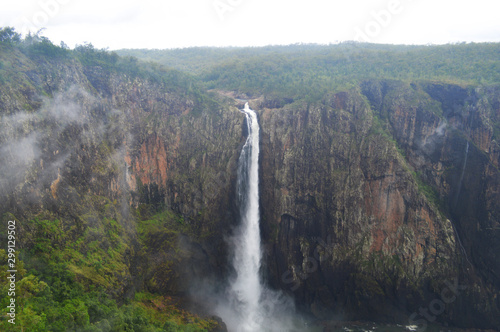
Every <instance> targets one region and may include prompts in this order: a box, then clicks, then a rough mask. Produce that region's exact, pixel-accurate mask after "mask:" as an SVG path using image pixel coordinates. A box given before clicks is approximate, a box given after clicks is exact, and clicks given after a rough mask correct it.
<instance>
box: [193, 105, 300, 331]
mask: <svg viewBox="0 0 500 332" xmlns="http://www.w3.org/2000/svg"><path fill="white" fill-rule="evenodd" d="M241 111H242V112H243V113H244V114H245V116H246V124H247V129H248V136H247V139H246V142H245V144H244V146H243V148H242V150H241V153H240V157H239V160H238V174H237V194H236V195H237V197H236V200H237V204H238V206H239V220H238V222H237V226H236V228H235V229H234V231H233V232H232V236H231V237H230V238H228V239H227V242H228V248H229V252H230V255H231V257H229V262H231V264H232V269H233V271H234V275H232V276H231V277H229V280H228V282H227V283H226V284H225V285H223V287H220V285H219V286H218V287H217V289H214V284H213V283H212V282H210V281H205V282H204V283H200V284H198V290H197V292H198V294H197V296H196V297H197V298H198V300H202V301H203V302H204V304H205V305H207V306H209V307H210V309H211V311H212V313H213V314H215V315H217V316H219V317H221V318H222V320H223V321H224V323H225V324H226V326H227V329H228V331H231V332H254V331H304V330H305V329H304V325H303V324H302V323H300V321H301V320H300V319H298V318H297V317H298V316H297V315H296V311H295V307H294V304H293V300H292V299H291V298H290V297H288V296H286V295H285V294H283V293H282V292H279V291H275V290H272V289H270V288H268V287H267V286H266V285H265V283H264V282H263V280H262V277H261V275H260V270H261V268H262V264H261V262H262V249H261V238H260V226H259V219H260V214H259V210H260V209H259V129H260V128H259V123H258V119H257V114H256V113H255V112H254V111H253V110H251V109H250V108H249V106H248V103H247V104H246V105H245V108H244V109H243V110H241ZM200 286H201V287H200ZM200 294H201V296H200Z"/></svg>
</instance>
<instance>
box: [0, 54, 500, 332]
mask: <svg viewBox="0 0 500 332" xmlns="http://www.w3.org/2000/svg"><path fill="white" fill-rule="evenodd" d="M16 56H17V58H18V59H19V61H20V63H23V66H22V67H23V68H24V71H23V72H20V73H17V74H16V75H12V77H11V78H10V79H11V80H13V82H11V84H5V85H0V90H1V91H0V92H1V93H0V106H1V109H2V123H1V125H0V129H1V132H0V143H1V144H2V145H1V146H2V147H1V148H0V152H1V155H2V156H7V157H6V158H3V159H0V168H1V170H2V177H1V178H0V180H1V181H0V193H1V198H2V200H3V202H4V204H2V205H1V206H0V215H2V216H3V215H4V214H6V213H9V217H10V216H15V217H16V218H18V219H20V220H29V219H30V218H34V217H36V216H41V215H43V216H49V217H50V218H52V219H58V220H59V221H58V223H57V224H58V225H61V227H62V228H63V229H64V230H65V231H66V232H67V233H68V234H70V235H71V236H73V237H74V239H77V238H79V237H81V236H88V238H86V239H88V240H89V242H90V240H92V241H94V240H96V239H97V238H99V236H100V235H99V234H101V233H99V232H98V231H97V230H99V231H100V232H104V231H103V230H106V232H109V229H110V228H113V230H114V231H115V233H116V234H119V235H120V236H121V240H120V241H118V240H116V239H115V238H112V237H110V239H109V240H108V239H107V240H106V241H103V244H102V246H103V247H106V249H107V248H108V247H109V246H111V247H112V246H113V245H115V246H121V247H122V248H126V250H125V249H123V250H122V251H120V252H121V256H119V257H115V259H117V260H119V262H120V264H119V265H120V271H119V276H114V277H113V278H115V279H116V280H118V283H119V284H120V285H122V286H120V289H119V290H114V291H113V292H114V295H115V296H117V297H119V296H131V294H133V293H134V291H136V290H140V289H146V290H149V291H151V292H156V293H165V294H167V293H168V294H177V295H185V293H186V292H187V291H188V290H189V287H190V285H191V283H190V281H192V280H193V279H200V278H203V277H205V276H212V277H215V278H214V279H218V280H223V279H224V278H227V277H228V275H230V271H229V270H230V267H229V264H228V252H227V244H226V242H225V236H227V235H229V234H230V233H231V230H232V227H233V226H234V225H235V224H236V223H237V215H238V213H237V208H236V206H235V204H236V203H235V182H236V167H237V159H238V156H239V153H240V149H241V146H242V144H243V142H244V136H245V135H246V132H245V126H244V123H243V122H244V116H243V115H242V114H240V113H239V112H238V108H237V107H235V106H234V105H236V104H233V103H237V102H241V101H234V100H233V97H234V96H236V94H235V93H233V94H228V93H226V96H229V97H231V98H230V100H228V99H218V98H222V97H217V96H215V95H214V96H208V95H206V94H202V93H193V92H189V91H190V86H189V88H188V87H182V88H179V87H176V86H173V85H172V86H170V85H169V84H170V83H172V84H174V81H173V80H172V82H168V81H167V82H165V81H161V80H160V81H155V80H154V79H148V78H144V77H143V78H141V77H140V76H134V75H130V74H127V73H124V72H120V71H116V70H115V71H110V70H107V69H106V68H103V67H101V66H84V65H82V64H81V63H79V62H77V61H74V60H64V61H62V60H61V61H54V62H53V63H52V62H43V63H41V64H35V63H34V62H32V61H31V60H29V59H28V58H26V57H24V56H23V55H22V54H17V55H16ZM14 83H15V84H14ZM212 98H215V99H218V100H212ZM291 101H292V99H287V98H282V99H280V100H274V99H272V98H269V99H267V98H266V97H265V96H262V97H261V98H259V99H257V100H253V101H251V102H250V104H251V106H252V108H254V109H255V110H257V111H258V114H259V122H260V126H261V159H260V177H261V179H260V193H261V202H260V206H261V231H262V237H263V240H264V252H265V266H266V269H265V273H266V278H267V280H268V281H269V283H271V284H272V285H273V286H274V287H276V288H280V289H282V290H284V291H285V292H287V293H288V294H290V295H291V296H293V297H294V298H295V300H296V302H297V304H298V305H299V306H301V307H302V308H303V309H304V310H306V311H308V312H310V313H311V314H312V315H314V316H315V317H316V318H318V319H332V317H333V318H338V319H372V320H377V321H379V320H386V321H407V320H408V316H411V314H412V313H417V316H413V317H414V319H416V320H418V319H419V317H420V316H418V315H419V311H418V310H419V308H422V307H424V308H425V307H428V306H429V305H430V304H431V303H435V301H434V300H436V299H441V298H442V294H443V291H444V290H446V289H448V290H449V289H450V288H449V287H450V286H449V285H452V286H453V285H460V287H462V286H464V287H466V288H465V289H462V288H463V287H462V288H460V290H461V292H460V294H459V295H457V296H456V297H455V298H454V299H453V301H451V300H450V301H447V302H446V303H445V304H446V305H445V307H444V308H443V310H442V311H441V308H440V310H439V311H440V312H439V315H436V316H438V317H437V318H436V319H437V320H438V321H441V322H446V323H450V324H456V325H461V326H474V327H485V328H492V327H495V326H498V325H500V322H499V321H498V317H500V314H499V313H500V309H499V308H500V296H499V294H500V293H499V291H500V256H499V255H498V252H500V247H499V243H500V242H499V241H498V239H499V238H500V234H499V229H500V225H499V224H498V221H499V220H500V203H499V202H500V199H499V194H500V193H499V189H498V188H500V175H499V170H498V167H499V164H500V159H499V158H500V147H499V143H498V137H499V133H500V127H499V126H498V123H499V120H500V91H498V89H497V88H490V87H461V86H457V85H447V84H439V83H427V82H420V83H414V84H407V83H403V82H399V81H377V80H372V81H366V82H363V83H362V84H360V85H359V86H358V87H356V88H353V89H351V90H349V91H345V92H339V93H331V94H327V95H325V96H323V98H322V99H321V100H320V101H317V102H312V103H306V102H295V103H290V102H291ZM157 213H164V214H163V215H161V216H160V217H158V216H157V215H156V214H157ZM150 218H151V219H150ZM154 218H157V219H154ZM158 218H159V219H158ZM4 219H5V217H4ZM110 220H113V221H114V222H115V221H116V223H111V222H110ZM20 225H21V226H20V228H21V229H20V230H21V231H22V232H23V234H26V236H25V238H24V240H23V241H22V242H21V243H22V245H21V246H24V247H25V248H22V249H29V248H30V247H33V246H34V245H35V243H34V242H33V241H34V240H33V237H32V236H30V234H31V233H34V230H33V229H31V228H30V227H32V226H29V225H28V224H26V226H24V225H25V223H20ZM23 227H24V228H23ZM89 229H93V231H92V232H88V230H89ZM93 232H96V233H93ZM101 235H102V234H101ZM58 245H62V244H59V243H58ZM113 248H114V247H113ZM120 250H121V249H120ZM74 270H75V271H74V272H75V273H76V274H77V277H78V278H85V277H89V276H88V273H87V275H84V273H82V272H81V270H78V269H74ZM78 273H80V274H78ZM117 275H118V273H117ZM106 277H107V278H111V277H110V276H106ZM92 278H94V279H95V280H97V281H96V282H100V280H101V279H102V278H101V279H99V278H98V277H95V276H93V277H92ZM102 280H104V282H103V284H105V283H106V282H107V280H105V279H102ZM457 287H458V286H457ZM457 287H455V289H458V288H457ZM433 301H434V302H433ZM434 309H435V310H437V309H436V308H434ZM221 325H222V324H221Z"/></svg>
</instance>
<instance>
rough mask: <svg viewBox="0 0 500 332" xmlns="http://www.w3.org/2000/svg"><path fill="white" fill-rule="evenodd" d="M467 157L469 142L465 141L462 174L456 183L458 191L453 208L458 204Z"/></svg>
mask: <svg viewBox="0 0 500 332" xmlns="http://www.w3.org/2000/svg"><path fill="white" fill-rule="evenodd" d="M468 155H469V141H467V145H466V147H465V158H464V165H463V167H462V173H461V174H460V180H459V181H458V189H457V195H456V197H455V206H456V205H457V203H458V196H459V195H460V190H462V182H463V180H464V174H465V167H466V166H467V156H468Z"/></svg>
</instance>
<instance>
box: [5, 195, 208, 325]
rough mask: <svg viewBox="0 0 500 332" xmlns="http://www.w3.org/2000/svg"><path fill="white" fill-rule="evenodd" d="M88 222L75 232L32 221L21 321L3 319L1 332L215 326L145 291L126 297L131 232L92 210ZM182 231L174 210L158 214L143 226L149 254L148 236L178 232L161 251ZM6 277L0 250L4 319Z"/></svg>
mask: <svg viewBox="0 0 500 332" xmlns="http://www.w3.org/2000/svg"><path fill="white" fill-rule="evenodd" d="M97 199H98V200H100V201H102V202H103V203H105V204H104V205H103V207H104V209H105V210H107V212H105V213H104V214H110V213H112V212H113V211H112V210H114V209H115V208H116V202H114V203H113V202H110V201H109V200H107V199H105V198H103V197H99V198H97ZM138 213H139V212H138ZM143 213H144V211H143ZM45 217H48V216H45ZM82 219H83V221H84V222H85V223H86V226H87V227H86V228H85V231H84V232H83V234H81V235H80V234H78V232H77V231H76V229H71V228H70V229H64V225H65V224H64V223H63V222H62V221H61V220H58V219H45V218H42V217H40V218H38V217H37V218H34V219H33V220H30V221H29V222H28V223H27V225H26V226H25V227H27V228H29V229H30V235H31V236H32V238H30V239H24V241H23V242H24V244H25V245H26V246H27V248H25V249H22V250H20V255H19V258H20V259H21V260H18V261H17V270H18V274H17V278H18V280H19V281H18V283H17V284H16V287H17V288H16V293H17V294H19V295H18V296H17V301H18V303H17V308H18V311H17V315H16V322H17V324H16V325H15V326H11V324H10V323H8V322H7V321H6V320H4V319H3V320H1V321H0V329H1V330H5V331H7V330H9V331H22V330H24V331H26V330H28V331H69V330H78V331H117V332H118V331H120V332H121V331H208V330H210V329H211V328H213V327H214V326H216V322H214V321H211V320H206V319H201V318H199V317H197V316H195V315H193V314H190V313H189V312H187V311H184V310H181V309H179V308H178V307H177V305H176V302H175V301H174V300H173V299H172V298H170V297H166V296H160V295H153V294H148V293H143V292H142V293H135V296H134V297H132V298H128V297H125V298H123V297H122V294H121V292H122V291H120V289H122V287H123V283H124V281H125V278H127V276H128V266H127V263H126V260H127V259H129V257H128V256H129V255H130V252H131V251H133V250H134V248H132V247H130V246H129V243H131V242H130V241H129V236H130V235H129V234H127V232H126V231H125V230H124V228H123V226H122V225H121V223H119V222H118V221H117V220H115V219H108V218H106V217H104V218H103V217H101V216H100V215H99V214H96V213H92V212H91V213H89V214H87V215H84V216H82ZM170 226H171V227H172V228H173V229H171V228H170ZM184 227H185V226H184V225H183V224H182V220H181V219H180V218H179V217H175V215H174V214H172V213H171V212H162V213H159V214H156V215H152V216H150V217H149V219H145V220H141V221H140V222H139V225H138V233H139V240H140V241H141V245H140V247H142V248H145V250H148V249H147V243H146V241H148V240H149V238H148V236H153V235H152V234H155V235H156V236H158V234H160V233H161V232H165V233H168V234H171V235H173V236H172V237H169V238H168V242H169V243H166V242H165V243H164V244H165V247H164V248H162V249H165V250H167V249H168V246H170V247H175V245H176V237H175V235H176V234H177V233H178V230H177V229H179V228H184ZM175 228H177V229H175ZM75 233H76V234H77V235H76V239H75ZM6 276H7V255H6V252H5V250H4V249H1V250H0V277H2V279H1V281H0V298H1V299H2V300H0V304H1V306H2V309H1V311H0V312H1V313H2V316H3V315H5V314H6V313H7V308H6V307H7V304H8V301H9V298H10V297H9V296H7V293H8V285H7V282H6V281H7V279H6Z"/></svg>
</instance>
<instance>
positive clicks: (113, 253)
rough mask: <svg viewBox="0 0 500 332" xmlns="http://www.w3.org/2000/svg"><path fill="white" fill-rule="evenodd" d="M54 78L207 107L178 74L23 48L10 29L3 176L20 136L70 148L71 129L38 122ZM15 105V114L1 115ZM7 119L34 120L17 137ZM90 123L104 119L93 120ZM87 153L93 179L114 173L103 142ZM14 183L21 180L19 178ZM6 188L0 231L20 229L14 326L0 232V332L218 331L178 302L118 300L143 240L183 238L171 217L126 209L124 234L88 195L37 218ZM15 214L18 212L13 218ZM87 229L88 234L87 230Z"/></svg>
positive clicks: (113, 206)
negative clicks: (92, 74)
mask: <svg viewBox="0 0 500 332" xmlns="http://www.w3.org/2000/svg"><path fill="white" fill-rule="evenodd" d="M65 66H66V67H65ZM57 68H84V70H90V69H92V68H99V69H100V70H103V71H104V73H105V75H108V76H109V75H110V73H116V74H120V75H122V76H125V77H133V78H142V79H145V80H149V81H151V82H154V83H155V84H158V85H159V86H165V87H166V92H167V93H173V94H180V95H182V96H185V98H189V99H190V100H193V101H194V105H193V107H194V110H195V111H196V109H197V108H206V107H207V105H208V104H207V103H209V102H210V101H209V100H208V99H207V97H206V96H205V95H204V94H203V93H202V92H200V90H199V89H198V88H197V85H196V82H194V81H193V79H191V78H189V77H188V76H187V75H185V74H182V73H180V72H179V71H177V70H172V69H166V68H164V67H163V66H161V65H159V64H156V63H141V62H139V61H138V60H137V59H135V58H131V57H119V56H118V55H117V54H116V53H113V52H107V51H106V50H99V49H96V48H94V47H93V46H92V45H91V44H86V45H80V46H77V47H76V48H75V49H73V50H71V49H69V48H68V47H67V46H66V45H64V44H62V45H60V46H57V45H54V44H53V43H52V42H51V41H50V40H49V39H47V38H45V37H43V36H40V35H39V34H35V35H28V36H25V37H24V38H22V36H20V35H19V34H18V33H16V32H15V30H14V29H12V28H3V29H0V91H1V94H0V105H1V107H2V109H1V114H0V115H1V119H2V122H4V121H5V123H3V124H2V128H3V129H4V131H3V132H2V134H1V135H0V147H2V149H0V151H1V156H0V159H1V165H2V166H5V165H7V163H9V159H15V157H13V156H12V155H11V154H10V153H9V152H8V151H7V150H5V149H4V148H5V147H6V146H7V145H8V144H10V142H9V140H12V139H14V138H15V137H18V135H21V136H22V135H23V132H24V131H25V130H27V131H28V132H30V131H32V132H33V131H37V132H40V131H43V130H46V131H47V132H46V133H42V135H44V136H45V141H46V142H39V144H40V146H41V145H44V144H46V145H49V146H50V145H51V144H56V145H59V146H62V147H64V146H65V145H66V146H68V142H70V141H72V140H74V139H77V140H78V131H79V129H78V128H76V126H75V125H74V124H73V125H70V126H68V127H64V130H63V131H62V132H59V131H58V128H59V125H60V124H61V123H60V122H58V121H59V120H60V119H57V118H55V119H51V118H50V117H47V118H41V114H40V113H39V111H40V108H42V107H44V106H43V101H42V100H41V99H40V97H39V96H42V98H43V97H49V98H52V97H54V94H55V93H56V92H57V91H56V90H54V89H53V86H52V85H51V84H50V83H49V82H50V81H51V80H54V79H56V78H57V77H60V73H58V72H57ZM37 73H41V75H42V76H43V77H45V81H44V82H37V81H36V79H35V80H34V81H33V79H32V78H33V77H34V75H36V74H37ZM68 76H70V75H68ZM65 78H66V79H69V80H70V81H71V79H72V78H71V77H65ZM97 83H99V81H97ZM96 88H100V89H101V90H104V92H105V87H104V85H103V86H102V87H101V86H99V85H97V84H96ZM26 96H28V98H26ZM12 101H14V102H12ZM18 101H20V103H21V104H20V105H19V108H20V110H16V111H14V110H12V107H11V109H9V107H6V106H5V105H11V104H12V103H14V104H16V103H17V102H18ZM10 112H12V113H10ZM15 112H17V114H24V115H25V116H28V117H29V116H30V114H31V115H33V117H32V118H31V120H28V122H27V123H26V125H27V127H26V128H24V129H22V128H18V127H16V125H15V122H12V123H10V124H9V120H7V119H8V118H9V119H12V117H15V116H16V114H15ZM99 121H103V122H107V121H108V119H107V118H106V117H104V118H102V117H101V118H100V119H99ZM63 122H64V120H63ZM75 129H76V130H75ZM51 130H55V133H56V135H55V136H56V139H55V141H51V139H52V138H53V137H52V136H51V133H50V131H51ZM59 134H60V135H61V136H59V137H58V135H59ZM9 135H10V136H9ZM12 136H13V137H14V138H13V137H12ZM49 141H50V142H49ZM82 144H83V143H82ZM96 149H97V153H98V155H100V157H99V158H98V159H96V160H95V161H96V162H97V163H96V164H95V166H93V168H94V171H95V172H98V173H101V175H104V174H109V172H111V173H112V172H114V170H113V168H112V167H111V166H109V161H108V158H109V155H110V154H111V153H112V151H113V146H112V143H111V142H110V141H109V137H108V138H107V141H104V142H102V143H101V144H100V145H99V146H96ZM3 170H5V169H3ZM35 173H36V172H35ZM19 175H20V176H21V177H24V174H22V173H20V174H19ZM36 177H37V175H36V174H33V175H32V179H31V180H27V181H28V182H30V181H36V180H35V179H36ZM10 180H12V179H10ZM14 181H15V180H14ZM7 182H8V180H7V179H6V178H5V177H4V175H3V176H2V182H1V184H0V194H1V195H2V197H3V199H2V203H1V206H0V211H1V212H0V214H2V215H1V221H2V225H7V221H8V220H17V221H19V220H20V219H21V220H23V222H22V223H20V222H18V224H17V229H16V232H17V233H16V236H17V237H16V239H17V240H18V242H17V245H16V257H15V259H16V264H17V265H16V268H17V274H16V278H17V282H16V294H17V295H16V298H17V303H16V305H17V312H16V324H15V325H13V324H11V323H9V322H8V320H7V319H4V318H7V317H8V316H7V313H8V312H9V309H8V308H7V305H8V304H9V299H10V298H11V296H8V293H9V282H8V279H7V276H9V275H10V273H9V272H7V270H8V264H7V261H8V258H11V257H10V256H9V254H10V252H8V251H7V247H6V241H4V239H6V238H7V227H2V229H1V230H0V237H1V238H2V248H0V305H1V309H0V312H1V316H2V319H1V320H0V330H1V331H30V332H31V331H34V332H36V331H116V332H122V331H207V330H210V329H211V328H212V327H213V326H216V325H217V324H216V322H214V321H213V320H211V319H202V318H200V317H198V316H196V315H193V314H191V313H189V312H187V311H185V310H183V309H181V308H180V307H179V306H178V304H177V300H176V299H174V298H171V297H168V296H161V295H158V294H151V293H148V292H147V291H144V292H128V295H127V296H126V297H123V296H122V295H123V292H124V289H123V287H124V282H125V281H126V278H127V272H126V270H127V266H128V264H129V262H128V261H127V259H128V258H127V257H129V256H130V255H131V253H133V252H134V251H135V250H137V248H147V243H148V242H149V241H150V239H149V236H150V233H151V232H156V233H158V232H165V234H169V235H170V236H171V237H173V236H175V234H177V233H179V232H181V231H182V232H183V233H186V232H189V229H187V228H186V226H185V225H183V224H182V222H180V221H179V220H181V219H180V217H179V216H177V215H173V214H169V213H165V212H163V211H158V210H157V209H150V208H149V206H148V205H147V204H145V205H141V206H139V207H138V208H137V209H134V208H131V211H130V213H131V215H130V216H129V219H130V220H132V221H133V222H134V224H135V227H134V228H133V229H126V228H125V227H124V226H123V225H124V224H126V223H127V222H129V221H130V220H128V221H127V220H123V217H122V214H121V213H120V209H121V207H120V204H119V203H117V201H116V200H114V201H112V200H110V199H109V198H107V197H104V196H98V195H92V194H88V195H85V194H84V195H83V196H79V194H76V192H77V190H76V189H72V190H74V193H73V194H74V195H78V196H79V197H78V199H79V202H80V203H78V204H75V203H72V204H69V203H68V201H67V199H68V198H67V197H65V199H66V200H64V202H63V203H61V202H60V203H59V205H57V206H53V208H50V207H49V208H47V207H44V208H43V209H42V210H41V211H40V209H37V208H30V207H28V206H26V205H24V204H23V202H20V203H19V202H17V203H16V202H15V198H14V195H13V192H5V190H7V188H9V184H8V183H7ZM18 203H19V205H20V206H19V205H17V204H18ZM16 205H17V206H18V208H17V209H18V210H16V208H14V207H15V206H16ZM50 209H51V210H52V211H49V210H50ZM6 211H8V212H6ZM13 213H14V214H13ZM75 220H76V221H75ZM89 224H91V225H92V226H90V227H87V226H88V225H89ZM83 225H86V226H83Z"/></svg>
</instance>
